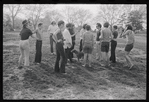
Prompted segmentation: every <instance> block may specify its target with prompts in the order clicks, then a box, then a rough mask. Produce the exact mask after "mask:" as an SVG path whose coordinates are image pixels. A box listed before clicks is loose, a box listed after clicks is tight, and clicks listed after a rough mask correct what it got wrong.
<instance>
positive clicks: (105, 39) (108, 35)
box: [100, 22, 112, 66]
mask: <svg viewBox="0 0 149 102" xmlns="http://www.w3.org/2000/svg"><path fill="white" fill-rule="evenodd" d="M108 27H109V23H108V22H105V23H104V29H102V30H101V36H100V39H101V41H102V42H101V54H102V58H103V60H104V65H103V66H109V55H108V52H109V43H110V41H111V39H112V31H111V30H110V29H109V28H108Z"/></svg>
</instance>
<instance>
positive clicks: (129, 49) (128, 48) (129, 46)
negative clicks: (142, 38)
mask: <svg viewBox="0 0 149 102" xmlns="http://www.w3.org/2000/svg"><path fill="white" fill-rule="evenodd" d="M132 48H133V43H132V44H127V45H126V46H125V51H127V52H130V51H131V50H132Z"/></svg>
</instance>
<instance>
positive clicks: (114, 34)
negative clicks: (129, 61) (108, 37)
mask: <svg viewBox="0 0 149 102" xmlns="http://www.w3.org/2000/svg"><path fill="white" fill-rule="evenodd" d="M117 36H118V32H117V31H114V32H113V40H115V39H116V38H117ZM115 41H116V40H115Z"/></svg>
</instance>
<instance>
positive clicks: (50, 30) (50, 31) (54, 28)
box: [48, 25, 58, 34]
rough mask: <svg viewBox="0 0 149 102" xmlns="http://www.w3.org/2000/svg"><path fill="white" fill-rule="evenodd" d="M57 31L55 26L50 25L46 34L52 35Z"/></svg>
mask: <svg viewBox="0 0 149 102" xmlns="http://www.w3.org/2000/svg"><path fill="white" fill-rule="evenodd" d="M57 29H58V26H57V25H54V26H53V25H50V26H49V28H48V32H49V34H51V33H52V34H54V32H55V31H56V30H57Z"/></svg>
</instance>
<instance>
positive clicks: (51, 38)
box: [47, 21, 58, 55]
mask: <svg viewBox="0 0 149 102" xmlns="http://www.w3.org/2000/svg"><path fill="white" fill-rule="evenodd" d="M57 29H58V27H57V25H56V22H55V21H52V23H51V25H50V26H49V27H48V31H47V32H48V34H50V37H49V38H50V47H51V54H52V55H53V54H54V51H53V45H54V42H55V41H54V40H53V33H54V32H56V30H57Z"/></svg>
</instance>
